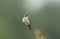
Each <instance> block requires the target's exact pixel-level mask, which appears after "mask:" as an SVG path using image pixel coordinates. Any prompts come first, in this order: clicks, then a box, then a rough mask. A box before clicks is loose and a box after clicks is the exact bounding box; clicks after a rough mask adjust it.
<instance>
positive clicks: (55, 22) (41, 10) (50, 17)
mask: <svg viewBox="0 0 60 39" xmlns="http://www.w3.org/2000/svg"><path fill="white" fill-rule="evenodd" d="M35 3H36V4H35ZM25 13H28V14H29V15H30V20H31V26H32V30H27V29H26V27H25V26H24V25H23V23H22V21H21V20H22V17H23V16H24V14H25ZM36 28H40V29H41V31H42V33H48V38H49V39H60V1H59V0H40V1H39V0H38V1H37V0H35V1H34V0H33V1H32V0H0V39H35V36H34V34H33V30H34V29H36Z"/></svg>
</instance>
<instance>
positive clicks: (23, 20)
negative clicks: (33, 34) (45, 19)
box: [22, 14, 31, 29]
mask: <svg viewBox="0 0 60 39" xmlns="http://www.w3.org/2000/svg"><path fill="white" fill-rule="evenodd" d="M22 22H23V24H24V25H25V26H26V27H27V28H29V29H31V23H30V19H29V15H28V14H25V15H24V17H23V18H22Z"/></svg>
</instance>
